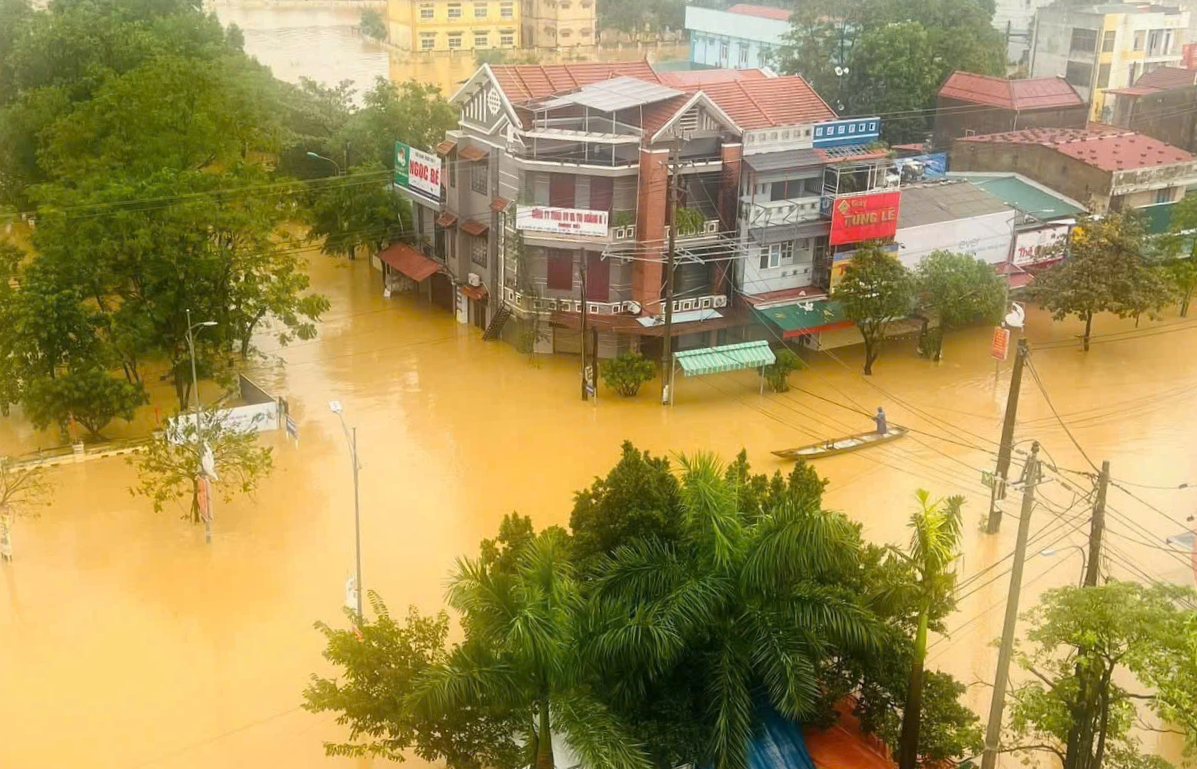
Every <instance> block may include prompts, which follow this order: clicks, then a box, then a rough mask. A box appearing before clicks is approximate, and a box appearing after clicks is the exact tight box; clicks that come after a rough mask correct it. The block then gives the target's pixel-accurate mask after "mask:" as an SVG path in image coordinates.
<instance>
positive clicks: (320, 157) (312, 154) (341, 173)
mask: <svg viewBox="0 0 1197 769" xmlns="http://www.w3.org/2000/svg"><path fill="white" fill-rule="evenodd" d="M345 154H346V155H348V154H349V145H348V144H346V145H345ZM307 155H308V157H310V158H312V159H313V160H327V161H328V162H329V163H332V164H333V168H335V169H337V176H344V175H345V171H342V170H341V166H340V164H339V163H337V161H335V160H333V159H332V158H329V157H325V156H324V155H320V154H317V153H315V152H309V153H307Z"/></svg>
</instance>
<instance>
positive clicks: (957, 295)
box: [914, 251, 1006, 360]
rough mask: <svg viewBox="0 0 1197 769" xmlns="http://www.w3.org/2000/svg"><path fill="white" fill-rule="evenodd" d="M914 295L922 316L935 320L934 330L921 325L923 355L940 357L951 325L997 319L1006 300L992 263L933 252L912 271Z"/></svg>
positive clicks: (1003, 289) (937, 358)
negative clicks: (930, 330) (936, 324)
mask: <svg viewBox="0 0 1197 769" xmlns="http://www.w3.org/2000/svg"><path fill="white" fill-rule="evenodd" d="M914 281H915V296H916V298H917V301H918V306H919V308H920V311H921V313H922V314H923V317H924V318H925V319H930V318H934V319H935V320H936V321H937V322H938V326H939V327H938V329H937V330H936V331H935V332H930V333H929V332H928V331H927V330H926V328H925V327H924V333H923V339H922V344H920V347H921V348H922V351H923V354H924V355H929V356H930V357H931V358H933V359H935V360H939V359H940V357H941V354H942V350H943V337H944V334H945V333H946V332H948V331H949V330H951V329H953V328H959V327H961V326H965V325H968V324H971V323H980V322H982V321H989V322H996V321H997V320H999V319H1000V318H1001V317H1002V313H1003V311H1004V310H1005V303H1006V287H1005V283H1004V279H1003V278H1002V277H1001V276H999V275H998V274H997V273H996V272H994V269H993V265H990V264H988V263H986V262H985V261H984V260H982V259H975V258H973V257H971V256H969V255H968V254H954V253H951V252H950V251H932V252H931V253H930V254H927V255H926V256H924V257H923V259H922V261H920V262H919V265H918V268H917V269H916V270H915V274H914Z"/></svg>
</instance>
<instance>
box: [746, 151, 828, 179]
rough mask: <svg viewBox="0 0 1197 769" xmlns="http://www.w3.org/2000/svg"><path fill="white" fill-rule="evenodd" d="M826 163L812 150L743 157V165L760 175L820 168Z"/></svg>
mask: <svg viewBox="0 0 1197 769" xmlns="http://www.w3.org/2000/svg"><path fill="white" fill-rule="evenodd" d="M826 162H827V158H826V157H825V156H824V155H823V154H822V153H820V152H819V151H818V150H813V149H802V150H784V151H782V152H762V153H760V154H757V155H745V156H744V160H743V163H744V165H746V166H748V167H749V168H751V169H752V170H753V171H757V172H760V173H767V172H769V171H784V170H786V169H789V168H806V167H807V166H821V165H823V164H824V163H826Z"/></svg>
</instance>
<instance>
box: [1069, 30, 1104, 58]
mask: <svg viewBox="0 0 1197 769" xmlns="http://www.w3.org/2000/svg"><path fill="white" fill-rule="evenodd" d="M1068 50H1069V52H1070V53H1093V52H1094V51H1096V50H1097V30H1096V29H1073V30H1072V42H1071V44H1070V45H1069V46H1068Z"/></svg>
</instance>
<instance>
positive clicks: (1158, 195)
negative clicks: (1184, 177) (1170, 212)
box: [1155, 189, 1172, 203]
mask: <svg viewBox="0 0 1197 769" xmlns="http://www.w3.org/2000/svg"><path fill="white" fill-rule="evenodd" d="M1155 202H1156V203H1171V202H1172V190H1171V189H1163V190H1156V191H1155Z"/></svg>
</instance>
